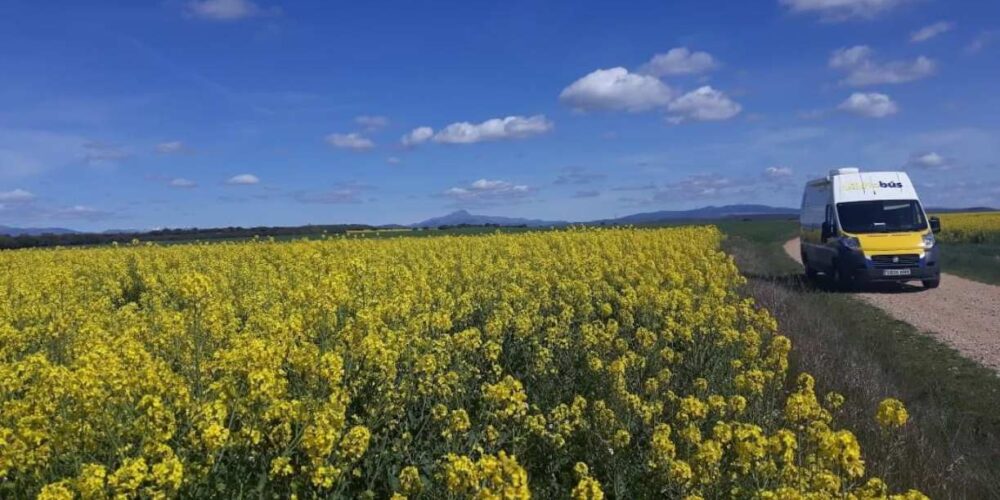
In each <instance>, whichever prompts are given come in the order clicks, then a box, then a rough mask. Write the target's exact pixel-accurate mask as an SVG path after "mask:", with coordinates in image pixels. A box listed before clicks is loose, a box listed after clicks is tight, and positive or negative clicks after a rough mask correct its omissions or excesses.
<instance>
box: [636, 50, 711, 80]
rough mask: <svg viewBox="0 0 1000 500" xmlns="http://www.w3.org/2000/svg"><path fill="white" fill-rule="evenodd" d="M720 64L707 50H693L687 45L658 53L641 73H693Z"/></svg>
mask: <svg viewBox="0 0 1000 500" xmlns="http://www.w3.org/2000/svg"><path fill="white" fill-rule="evenodd" d="M716 66H718V64H717V63H716V62H715V59H714V58H712V55H711V54H709V53H707V52H691V51H690V50H689V49H688V48H687V47H677V48H673V49H670V50H669V51H667V53H666V54H656V55H654V56H653V58H652V59H650V61H649V62H648V63H646V64H644V65H643V66H642V67H641V68H639V72H640V73H645V74H648V75H653V76H666V75H691V74H697V73H704V72H706V71H710V70H712V69H714V68H715V67H716Z"/></svg>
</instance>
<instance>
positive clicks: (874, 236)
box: [850, 231, 926, 256]
mask: <svg viewBox="0 0 1000 500" xmlns="http://www.w3.org/2000/svg"><path fill="white" fill-rule="evenodd" d="M925 232H926V231H913V232H906V233H870V234H851V235H850V236H854V237H855V238H857V239H858V241H860V242H861V251H863V252H864V253H865V255H866V256H871V255H885V254H898V253H916V254H920V255H923V254H924V245H923V235H924V233H925Z"/></svg>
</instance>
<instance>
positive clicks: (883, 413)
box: [875, 398, 910, 429]
mask: <svg viewBox="0 0 1000 500" xmlns="http://www.w3.org/2000/svg"><path fill="white" fill-rule="evenodd" d="M909 419H910V414H909V413H908V412H907V411H906V407H905V406H903V402H902V401H900V400H898V399H893V398H887V399H883V400H882V402H880V403H879V404H878V411H877V412H876V413H875V421H876V422H878V424H879V425H880V426H882V427H883V428H885V429H895V428H899V427H902V426H904V425H906V422H907V421H908V420H909Z"/></svg>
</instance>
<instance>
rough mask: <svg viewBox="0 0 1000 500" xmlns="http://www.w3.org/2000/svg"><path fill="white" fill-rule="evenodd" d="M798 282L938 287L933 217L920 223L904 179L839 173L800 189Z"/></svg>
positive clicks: (903, 175)
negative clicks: (801, 276)
mask: <svg viewBox="0 0 1000 500" xmlns="http://www.w3.org/2000/svg"><path fill="white" fill-rule="evenodd" d="M799 222H800V225H801V233H800V235H799V241H800V244H801V252H802V264H803V266H805V271H806V275H807V276H808V277H809V278H815V277H816V275H817V274H818V273H820V272H822V273H824V274H825V275H826V276H827V277H828V278H830V279H831V280H832V281H833V282H834V283H835V284H836V285H838V286H840V287H844V288H847V287H852V286H854V285H859V284H863V283H868V282H876V281H896V282H905V281H912V280H920V281H921V282H923V285H924V287H926V288H936V287H937V286H938V284H939V283H940V282H941V268H940V267H939V264H938V263H939V260H938V246H937V245H936V244H935V241H934V233H937V232H938V231H940V230H941V223H940V221H939V220H938V219H937V217H931V218H930V219H928V218H927V214H926V213H924V208H923V206H921V204H920V199H919V198H918V197H917V191H916V190H915V189H914V188H913V183H912V182H910V178H909V176H907V175H906V173H905V172H861V171H859V170H858V169H856V168H840V169H835V170H831V171H830V175H828V176H826V177H823V178H820V179H815V180H812V181H809V182H808V183H806V190H805V194H803V196H802V211H801V213H800V214H799Z"/></svg>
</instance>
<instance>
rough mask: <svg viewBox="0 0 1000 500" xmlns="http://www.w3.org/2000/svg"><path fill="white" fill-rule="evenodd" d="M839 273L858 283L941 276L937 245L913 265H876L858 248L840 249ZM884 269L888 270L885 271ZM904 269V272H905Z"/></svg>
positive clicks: (929, 278) (937, 277) (928, 278)
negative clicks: (900, 272)
mask: <svg viewBox="0 0 1000 500" xmlns="http://www.w3.org/2000/svg"><path fill="white" fill-rule="evenodd" d="M912 253H915V252H914V251H900V254H912ZM840 262H841V265H842V266H843V267H841V273H842V275H844V276H850V277H851V278H852V279H853V280H854V281H856V282H859V283H877V282H896V283H900V282H905V281H916V280H934V279H939V278H940V276H941V267H940V264H939V262H938V247H937V246H936V245H935V246H934V247H933V248H931V249H930V250H927V251H925V252H924V255H923V257H920V259H919V261H918V262H917V263H916V264H915V265H899V266H895V265H888V266H879V265H876V263H874V262H873V261H872V260H871V259H870V258H868V257H866V256H865V254H864V253H863V252H861V251H859V250H853V251H842V252H841V255H840ZM901 270H905V271H909V274H899V273H898V271H901ZM886 271H889V273H887V272H886ZM905 271H904V272H905Z"/></svg>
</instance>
